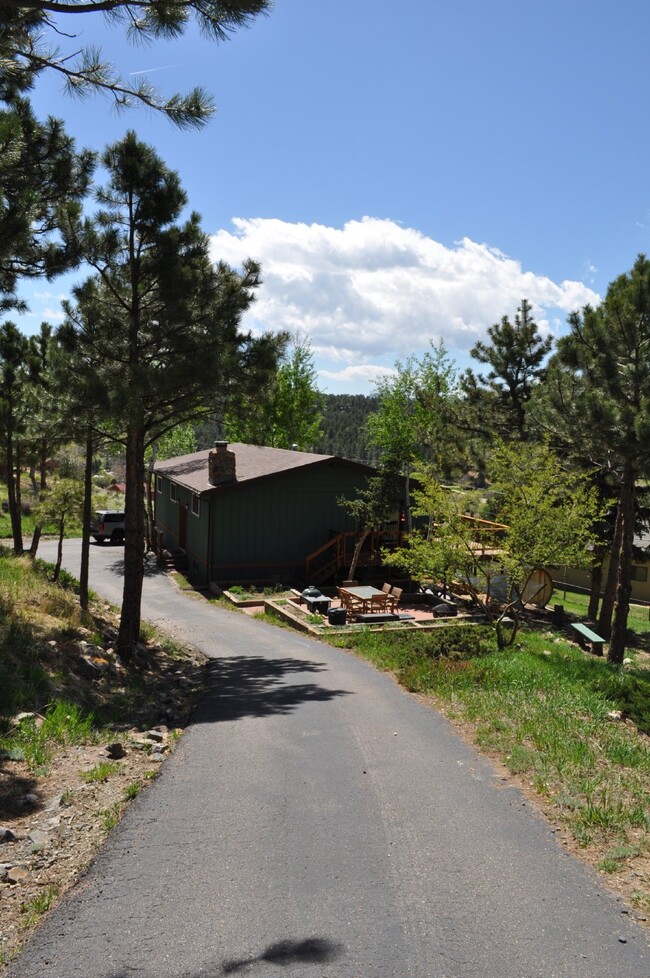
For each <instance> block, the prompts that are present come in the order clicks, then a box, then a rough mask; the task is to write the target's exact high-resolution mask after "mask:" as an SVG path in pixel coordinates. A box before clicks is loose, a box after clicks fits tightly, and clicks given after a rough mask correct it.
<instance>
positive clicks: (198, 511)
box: [192, 493, 201, 516]
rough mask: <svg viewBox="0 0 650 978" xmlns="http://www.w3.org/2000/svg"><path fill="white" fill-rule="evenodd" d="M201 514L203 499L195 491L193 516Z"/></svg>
mask: <svg viewBox="0 0 650 978" xmlns="http://www.w3.org/2000/svg"><path fill="white" fill-rule="evenodd" d="M200 515H201V500H200V498H199V496H197V495H196V493H194V494H193V495H192V516H200Z"/></svg>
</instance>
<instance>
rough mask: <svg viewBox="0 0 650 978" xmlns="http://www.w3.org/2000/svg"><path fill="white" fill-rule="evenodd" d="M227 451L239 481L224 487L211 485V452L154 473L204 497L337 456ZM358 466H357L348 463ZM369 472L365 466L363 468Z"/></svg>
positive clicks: (235, 446)
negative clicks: (206, 493)
mask: <svg viewBox="0 0 650 978" xmlns="http://www.w3.org/2000/svg"><path fill="white" fill-rule="evenodd" d="M228 450H229V451H231V452H234V453H235V464H236V479H235V482H234V483H233V482H226V483H223V484H222V485H221V486H213V485H211V484H210V482H209V481H208V455H209V451H208V450H205V451H203V452H194V453H193V454H192V455H179V456H177V457H176V458H170V459H167V460H166V461H164V462H157V463H156V465H155V471H156V473H157V474H158V475H164V476H165V477H166V478H168V479H172V480H173V481H174V482H176V483H178V485H180V486H185V487H186V488H187V489H191V490H192V492H196V493H203V492H209V491H213V492H214V491H217V490H218V489H229V488H232V486H233V485H235V484H240V483H242V482H250V481H251V480H253V479H263V478H265V477H267V476H270V475H278V474H280V473H281V472H289V471H291V470H293V469H300V468H305V467H306V466H308V465H315V464H318V463H323V462H328V461H331V460H332V459H334V458H336V456H335V455H314V454H311V453H309V452H292V451H289V450H287V449H284V448H265V447H264V446H261V445H243V444H241V443H240V442H233V443H232V444H229V445H228ZM348 464H355V463H348ZM362 467H363V468H366V466H362Z"/></svg>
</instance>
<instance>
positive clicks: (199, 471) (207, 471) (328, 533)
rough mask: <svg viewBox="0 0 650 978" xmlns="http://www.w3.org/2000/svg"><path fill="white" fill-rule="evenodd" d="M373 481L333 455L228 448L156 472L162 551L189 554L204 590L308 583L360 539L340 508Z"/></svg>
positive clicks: (161, 465) (364, 470)
mask: <svg viewBox="0 0 650 978" xmlns="http://www.w3.org/2000/svg"><path fill="white" fill-rule="evenodd" d="M373 471H374V470H373V469H372V468H370V467H369V466H366V465H361V464H359V463H356V462H349V461H346V460H345V459H342V458H338V457H336V456H334V455H313V454H309V453H307V452H298V451H286V450H284V449H280V448H265V447H262V446H258V445H242V444H239V443H235V444H231V445H228V443H227V442H216V443H215V447H214V448H213V449H211V450H210V451H203V452H195V453H194V454H192V455H182V456H179V457H177V458H171V459H168V460H166V461H164V462H158V463H157V464H156V467H155V474H156V492H155V514H156V530H157V537H158V542H159V545H160V546H161V547H162V548H163V549H165V550H168V551H170V552H172V553H174V552H178V551H180V552H182V553H184V554H185V556H186V559H187V567H188V573H189V576H190V577H191V578H192V579H193V580H195V581H197V582H200V583H204V584H206V585H209V584H211V583H216V584H221V585H223V584H232V583H235V582H252V581H260V582H261V581H277V582H282V583H290V582H302V581H304V580H305V576H306V575H307V574H310V572H311V568H312V567H315V564H313V563H310V562H309V558H310V556H311V555H314V554H316V553H317V552H319V551H321V550H323V548H324V550H323V553H326V552H327V550H328V544H329V543H330V542H331V541H335V540H337V539H342V536H341V535H344V536H353V532H352V531H354V530H355V525H354V520H353V519H352V517H351V516H350V515H349V514H348V513H346V511H345V509H343V507H342V506H340V504H339V502H338V500H339V499H340V498H341V497H345V498H354V497H355V496H356V495H357V493H358V492H359V490H360V489H363V488H365V486H366V484H367V479H368V476H370V475H372V474H373ZM333 546H334V545H333V544H332V547H333ZM339 554H340V550H339ZM314 576H316V574H315V571H314ZM323 579H324V574H321V580H323ZM307 583H313V582H307Z"/></svg>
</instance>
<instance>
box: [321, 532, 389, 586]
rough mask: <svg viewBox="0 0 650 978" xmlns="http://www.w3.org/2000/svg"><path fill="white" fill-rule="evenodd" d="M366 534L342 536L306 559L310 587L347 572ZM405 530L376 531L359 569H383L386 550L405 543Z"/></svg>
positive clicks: (354, 533) (362, 553)
mask: <svg viewBox="0 0 650 978" xmlns="http://www.w3.org/2000/svg"><path fill="white" fill-rule="evenodd" d="M362 536H363V533H362V532H355V531H353V530H350V531H347V532H345V533H339V534H338V536H335V537H333V538H332V539H331V540H328V541H327V543H324V544H323V546H322V547H319V548H318V550H315V551H314V552H313V553H311V554H309V555H308V556H307V557H306V558H305V581H306V582H307V584H324V583H325V581H328V580H329V579H330V578H333V577H334V575H335V574H337V573H338V572H339V571H341V570H347V569H348V568H349V567H350V564H351V563H352V556H353V554H354V548H355V547H356V545H357V542H358V541H359V540H360V538H361V537H362ZM401 537H402V533H401V530H372V531H371V532H370V533H369V534H368V536H367V537H366V540H365V542H364V545H363V549H362V551H361V556H360V557H359V563H358V566H359V567H381V565H382V564H383V562H384V561H383V559H382V556H381V551H382V549H386V548H390V549H394V548H395V547H396V546H399V544H400V543H401Z"/></svg>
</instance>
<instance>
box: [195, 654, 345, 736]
mask: <svg viewBox="0 0 650 978" xmlns="http://www.w3.org/2000/svg"><path fill="white" fill-rule="evenodd" d="M324 669H326V666H325V664H324V663H319V662H308V661H306V660H302V659H265V658H264V657H263V656H245V655H239V656H232V657H229V658H224V659H213V660H212V661H211V662H210V663H209V664H208V666H207V680H206V693H205V695H204V697H203V700H202V701H201V704H200V706H199V708H198V710H197V713H196V715H195V716H194V717H193V721H194V722H195V723H207V722H214V721H215V720H217V721H226V720H240V719H242V718H243V717H266V716H273V715H274V714H278V715H286V714H288V713H291V712H293V710H295V709H296V708H297V707H298V706H300V704H302V703H307V702H321V703H327V702H329V701H330V700H332V699H334V698H335V697H338V696H348V695H349V692H348V691H347V690H345V689H327V688H325V687H323V686H319V685H317V684H316V683H300V684H295V685H288V684H287V683H286V682H284V681H283V680H284V679H285V677H286V676H288V675H291V674H292V673H303V672H311V673H315V672H322V671H323V670H324Z"/></svg>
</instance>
